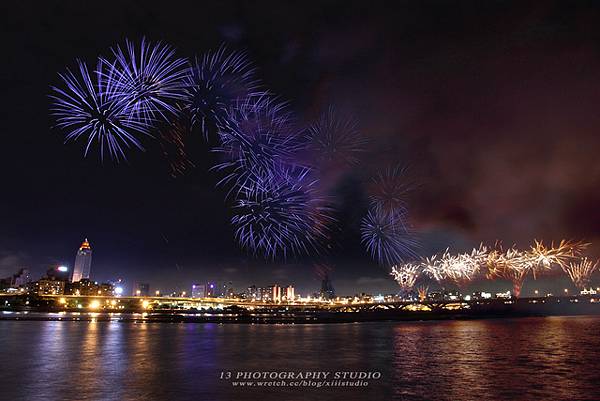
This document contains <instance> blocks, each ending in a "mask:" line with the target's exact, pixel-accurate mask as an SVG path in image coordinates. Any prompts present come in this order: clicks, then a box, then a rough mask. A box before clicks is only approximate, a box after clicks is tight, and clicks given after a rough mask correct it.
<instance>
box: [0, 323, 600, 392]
mask: <svg viewBox="0 0 600 401" xmlns="http://www.w3.org/2000/svg"><path fill="white" fill-rule="evenodd" d="M599 329H600V318H594V317H569V318H567V317H565V318H531V319H529V318H528V319H504V320H502V319H498V320H480V321H456V322H403V323H353V324H330V325H321V324H320V325H233V324H226V325H217V324H182V323H137V324H136V323H123V322H66V321H62V322H61V321H0V349H1V350H2V357H1V358H0V380H1V382H2V393H1V394H2V397H0V399H10V400H82V401H83V400H140V401H141V400H144V401H146V400H205V399H210V400H232V399H235V400H251V399H257V398H260V399H262V400H266V399H278V400H281V399H290V400H294V399H302V400H311V399H319V400H323V399H327V400H332V399H333V400H335V399H340V400H341V399H343V400H379V399H385V400H390V399H397V400H470V399H483V400H501V399H506V400H514V399H525V400H527V399H544V400H547V399H556V400H560V399H562V400H567V399H598V396H597V395H596V393H597V391H598V390H599V389H600V386H599V385H598V384H597V383H600V373H598V369H597V363H598V360H599V359H600V336H599V335H598V333H599ZM223 370H231V371H240V370H243V371H252V370H259V371H265V370H269V371H273V370H275V371H279V370H285V371H301V370H324V371H336V370H342V371H356V370H359V371H380V372H381V373H382V379H381V380H379V381H377V382H371V384H370V386H369V387H367V388H361V389H356V388H353V389H349V388H338V389H319V390H315V389H302V390H298V389H289V388H288V389H286V388H271V389H269V390H265V389H259V390H256V389H243V390H242V389H234V388H232V387H231V386H230V385H228V384H227V383H226V382H224V381H221V380H219V374H220V372H221V371H223ZM282 397H283V398H282Z"/></svg>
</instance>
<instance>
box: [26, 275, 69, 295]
mask: <svg viewBox="0 0 600 401" xmlns="http://www.w3.org/2000/svg"><path fill="white" fill-rule="evenodd" d="M33 293H34V294H37V295H63V294H64V293H65V281H63V280H58V279H57V278H56V277H44V278H41V279H39V280H38V281H36V282H35V283H33Z"/></svg>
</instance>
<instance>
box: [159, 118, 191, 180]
mask: <svg viewBox="0 0 600 401" xmlns="http://www.w3.org/2000/svg"><path fill="white" fill-rule="evenodd" d="M186 121H187V120H186V119H181V118H178V119H177V120H176V121H174V122H173V123H172V124H170V125H169V127H167V128H166V129H163V130H161V132H160V137H159V139H160V140H159V143H160V147H161V149H162V152H163V155H164V156H165V158H166V159H167V161H168V163H169V169H170V172H171V177H173V178H176V177H177V176H181V175H183V174H184V173H185V172H186V171H187V170H188V169H190V168H193V167H194V166H195V165H194V163H193V162H192V161H191V160H190V158H189V157H188V155H187V151H186V146H185V140H186V139H187V137H188V135H189V134H190V127H189V124H187V123H186Z"/></svg>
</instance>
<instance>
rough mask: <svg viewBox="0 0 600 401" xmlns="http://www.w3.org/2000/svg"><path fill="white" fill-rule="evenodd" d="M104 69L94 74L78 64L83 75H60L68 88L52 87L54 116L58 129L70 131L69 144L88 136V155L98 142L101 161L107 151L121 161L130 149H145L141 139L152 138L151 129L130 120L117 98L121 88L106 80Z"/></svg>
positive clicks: (124, 104) (81, 63)
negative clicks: (142, 137)
mask: <svg viewBox="0 0 600 401" xmlns="http://www.w3.org/2000/svg"><path fill="white" fill-rule="evenodd" d="M104 68H105V65H104V63H103V62H99V63H98V67H97V70H96V72H94V73H92V75H90V72H89V71H88V68H87V66H86V65H85V64H84V63H83V62H81V61H78V70H79V71H78V72H79V75H76V74H75V73H73V72H72V71H70V70H67V72H66V73H64V74H59V75H60V77H61V79H62V80H63V82H64V83H65V85H66V88H64V89H61V88H58V87H52V90H53V92H54V93H53V94H52V95H51V96H50V97H51V99H52V100H53V104H52V106H51V114H52V115H53V116H54V117H55V118H56V123H57V126H58V127H60V128H61V129H63V130H65V131H68V133H67V135H66V137H65V142H68V141H70V140H77V139H79V138H81V137H85V138H87V144H86V147H85V152H84V154H85V155H86V156H87V154H88V153H89V151H90V148H91V146H92V144H93V143H94V142H98V144H99V145H100V157H101V159H104V153H105V151H106V152H108V154H109V156H110V157H111V158H113V159H114V160H116V161H119V160H121V159H126V156H125V149H127V148H131V147H134V148H137V149H139V150H144V148H143V147H142V144H141V142H140V139H139V138H138V136H144V135H146V136H151V135H150V128H151V127H150V126H149V125H148V124H147V123H146V122H144V121H138V120H137V119H131V118H129V116H128V115H127V112H126V107H127V104H126V103H125V102H123V101H120V99H119V98H118V97H116V96H114V93H115V92H116V90H117V89H116V88H115V87H114V86H113V85H112V84H113V82H112V81H110V80H107V79H105V78H104V73H103V71H104Z"/></svg>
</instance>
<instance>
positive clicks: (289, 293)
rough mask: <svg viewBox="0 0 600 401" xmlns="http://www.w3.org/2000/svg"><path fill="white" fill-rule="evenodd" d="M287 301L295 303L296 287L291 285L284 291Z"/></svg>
mask: <svg viewBox="0 0 600 401" xmlns="http://www.w3.org/2000/svg"><path fill="white" fill-rule="evenodd" d="M283 296H284V297H285V300H286V301H293V300H294V297H295V295H294V287H292V286H291V285H288V286H287V287H286V288H285V289H284V295H283Z"/></svg>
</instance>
